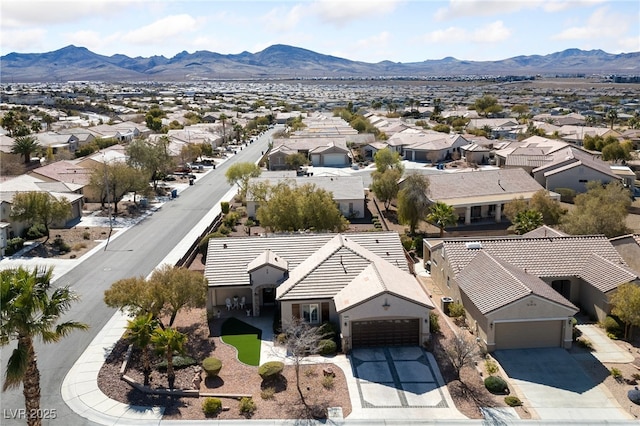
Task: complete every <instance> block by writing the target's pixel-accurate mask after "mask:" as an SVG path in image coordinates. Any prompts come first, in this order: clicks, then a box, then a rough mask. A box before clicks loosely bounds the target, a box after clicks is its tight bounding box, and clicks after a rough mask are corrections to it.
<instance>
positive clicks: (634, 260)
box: [609, 234, 640, 271]
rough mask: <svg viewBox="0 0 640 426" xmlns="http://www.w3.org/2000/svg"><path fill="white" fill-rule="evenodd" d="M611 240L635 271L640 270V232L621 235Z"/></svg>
mask: <svg viewBox="0 0 640 426" xmlns="http://www.w3.org/2000/svg"><path fill="white" fill-rule="evenodd" d="M609 241H611V244H613V247H615V249H616V251H617V252H618V253H619V254H620V257H622V258H623V259H624V261H625V262H627V264H628V265H629V266H630V267H631V268H632V269H633V270H634V271H640V234H628V235H621V236H619V237H615V238H611V239H609Z"/></svg>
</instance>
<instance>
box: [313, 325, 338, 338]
mask: <svg viewBox="0 0 640 426" xmlns="http://www.w3.org/2000/svg"><path fill="white" fill-rule="evenodd" d="M318 334H319V335H320V336H322V337H323V338H325V339H333V338H334V337H335V336H337V335H338V334H339V329H338V327H337V326H336V325H335V324H333V323H330V322H323V323H322V325H321V326H320V327H318Z"/></svg>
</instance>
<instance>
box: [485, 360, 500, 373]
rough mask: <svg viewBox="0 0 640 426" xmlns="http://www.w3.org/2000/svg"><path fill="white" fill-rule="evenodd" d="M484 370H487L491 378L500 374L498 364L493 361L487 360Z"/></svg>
mask: <svg viewBox="0 0 640 426" xmlns="http://www.w3.org/2000/svg"><path fill="white" fill-rule="evenodd" d="M484 369H485V370H487V374H488V375H489V376H493V375H494V374H496V373H497V372H498V364H497V363H496V362H495V361H494V360H492V359H487V360H486V361H485V362H484Z"/></svg>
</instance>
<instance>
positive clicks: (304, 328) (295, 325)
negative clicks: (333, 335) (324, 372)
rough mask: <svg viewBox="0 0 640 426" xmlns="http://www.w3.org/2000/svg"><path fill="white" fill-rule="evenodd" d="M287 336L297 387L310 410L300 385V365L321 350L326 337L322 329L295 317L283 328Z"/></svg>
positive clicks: (286, 344) (287, 346)
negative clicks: (321, 344) (321, 342)
mask: <svg viewBox="0 0 640 426" xmlns="http://www.w3.org/2000/svg"><path fill="white" fill-rule="evenodd" d="M283 333H284V336H285V346H286V348H287V353H288V354H289V356H290V357H291V360H292V361H293V367H294V371H295V375H296V389H297V390H298V395H300V401H301V402H302V404H303V405H304V407H305V409H307V410H310V409H311V407H310V406H309V404H308V403H307V401H306V399H305V396H304V393H303V392H302V388H301V387H300V366H301V365H302V364H303V363H304V360H305V359H306V358H307V357H308V356H310V355H315V354H317V353H318V352H320V341H321V340H323V339H326V338H327V336H326V335H325V334H323V332H322V329H320V328H319V327H313V326H311V325H310V324H309V323H308V322H306V321H304V320H302V319H300V318H294V319H293V320H292V321H291V323H290V324H288V325H287V326H286V327H285V328H284V330H283Z"/></svg>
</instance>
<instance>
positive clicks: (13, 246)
mask: <svg viewBox="0 0 640 426" xmlns="http://www.w3.org/2000/svg"><path fill="white" fill-rule="evenodd" d="M22 247H24V240H23V239H22V238H20V237H16V238H11V239H10V240H8V241H7V248H6V249H5V254H6V255H7V256H11V255H12V254H14V253H16V252H18V251H20V249H21V248H22Z"/></svg>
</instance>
